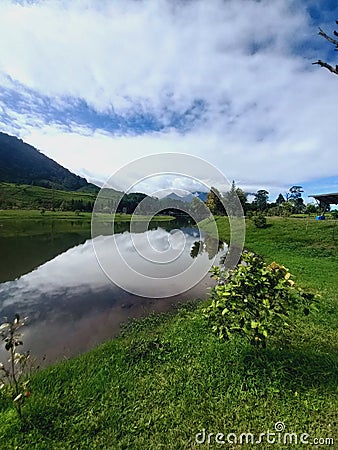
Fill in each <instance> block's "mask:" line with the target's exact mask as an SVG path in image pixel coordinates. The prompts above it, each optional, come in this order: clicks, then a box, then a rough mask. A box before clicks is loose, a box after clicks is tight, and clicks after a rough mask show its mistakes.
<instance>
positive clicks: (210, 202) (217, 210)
mask: <svg viewBox="0 0 338 450" xmlns="http://www.w3.org/2000/svg"><path fill="white" fill-rule="evenodd" d="M221 199H222V195H221V193H220V192H219V190H218V189H216V188H215V187H213V186H211V188H210V192H209V193H208V195H207V199H206V202H205V204H206V206H207V207H208V208H209V210H210V212H211V214H215V215H220V216H221V215H224V214H225V209H224V206H223V203H222V200H221Z"/></svg>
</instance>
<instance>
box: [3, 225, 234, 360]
mask: <svg viewBox="0 0 338 450" xmlns="http://www.w3.org/2000/svg"><path fill="white" fill-rule="evenodd" d="M39 226H40V229H39V230H38V233H37V234H34V228H33V229H31V230H28V232H26V233H25V235H22V232H21V235H20V232H19V231H18V235H17V236H14V237H0V252H1V256H2V258H1V259H2V265H1V267H0V282H1V283H0V318H1V319H3V318H4V317H8V318H12V316H13V315H14V314H15V313H19V314H20V315H21V316H28V318H29V319H28V322H27V326H26V327H25V334H24V342H25V349H30V350H31V352H32V354H33V355H34V356H35V357H37V358H38V360H39V362H40V361H41V358H42V357H43V356H44V355H45V357H46V359H45V363H44V364H49V363H52V362H55V361H57V360H61V359H63V358H69V357H73V356H75V355H77V354H79V353H82V352H85V351H86V350H88V349H90V348H92V347H94V346H96V345H98V344H99V343H102V342H104V341H107V340H108V339H110V338H112V337H113V336H115V335H116V334H117V333H118V332H119V329H120V324H121V323H122V322H126V321H127V320H128V319H130V318H133V317H141V316H145V315H147V314H149V313H150V312H152V311H167V310H168V309H169V308H170V307H171V306H172V305H173V304H175V303H178V302H182V301H185V300H187V299H191V298H205V297H206V296H207V293H208V287H209V286H211V284H212V283H211V280H210V276H209V274H206V273H207V269H208V267H209V266H210V261H211V260H213V258H214V257H215V258H216V259H215V263H218V261H219V258H220V256H222V255H223V254H224V253H225V251H226V247H225V246H223V244H222V243H220V242H218V241H215V240H214V239H212V238H210V237H208V236H200V235H199V232H198V230H197V229H196V228H193V227H191V226H190V225H189V224H188V225H187V224H182V223H181V224H179V223H177V222H168V223H160V224H153V225H151V228H152V229H148V230H144V231H141V232H139V233H130V232H129V231H128V228H129V225H128V224H119V226H118V229H115V235H114V239H115V241H116V242H118V243H119V252H120V253H121V255H122V257H123V258H125V259H126V260H127V261H128V260H129V261H130V263H132V264H133V266H134V267H136V268H137V271H138V272H141V273H142V272H144V273H145V274H149V271H150V272H151V276H152V277H154V279H156V278H157V282H155V281H154V282H153V283H152V282H151V280H150V281H149V278H146V277H145V279H144V286H141V287H142V289H143V292H149V297H148V298H147V296H142V297H141V296H138V295H135V294H132V293H130V292H127V291H126V290H124V289H122V288H120V287H119V286H118V285H116V284H115V283H113V282H112V281H111V280H110V279H109V278H108V277H107V276H106V274H105V273H104V272H103V270H102V268H101V267H100V264H99V263H98V260H97V257H96V255H95V252H94V248H93V240H92V239H91V237H90V229H89V227H88V224H87V226H83V225H80V224H76V223H75V224H73V225H69V227H68V228H67V230H61V231H60V230H58V229H57V227H56V228H55V227H52V229H51V228H50V227H51V225H50V224H49V225H48V226H47V225H45V227H46V228H45V229H41V224H40V225H39ZM42 231H46V232H42ZM112 238H113V237H112V236H97V237H95V249H97V248H99V249H101V250H100V253H101V255H103V257H105V255H106V256H107V257H108V255H109V258H112V261H113V265H114V261H115V256H114V255H112V254H111V246H110V241H109V240H111V239H112ZM135 243H136V249H135ZM140 247H142V251H143V254H142V255H140V254H139V251H138V250H139V248H140ZM178 250H179V251H178ZM105 252H106V253H105ZM154 252H155V253H154ZM168 252H173V255H176V253H177V252H178V253H177V254H178V256H177V257H175V258H171V262H170V263H168V264H165V263H163V262H164V260H163V261H161V258H160V257H161V255H168ZM175 252H176V253H175ZM145 255H146V258H145ZM154 255H155V259H156V258H157V259H156V261H155V259H154ZM147 257H149V258H150V259H152V260H153V261H155V262H156V264H149V261H147ZM158 258H160V259H158ZM116 260H117V259H116ZM192 262H193V263H194V273H195V274H196V273H200V274H201V275H202V279H201V281H200V282H199V283H198V284H197V285H195V286H194V287H192V288H191V289H188V290H186V287H187V286H189V285H190V284H191V282H193V281H194V280H193V279H191V273H189V270H186V269H187V268H189V266H191V264H192ZM113 268H114V266H113ZM115 269H116V273H118V276H119V280H120V281H121V280H122V281H123V283H124V284H123V285H127V286H128V290H129V291H134V288H136V290H137V288H139V287H140V285H139V283H140V279H139V278H138V279H137V283H138V286H133V283H136V281H135V280H136V277H135V278H134V277H131V276H130V273H126V274H125V279H124V280H123V271H121V270H120V272H121V273H119V272H118V270H119V264H117V265H116V267H115ZM163 271H165V273H166V274H167V275H168V276H175V275H177V274H182V273H184V274H186V275H184V276H183V277H182V276H181V277H176V278H174V281H170V283H176V285H175V286H174V288H175V289H176V290H178V291H182V293H181V294H179V295H175V296H174V297H172V296H167V295H170V293H171V292H172V291H173V286H172V285H170V283H169V282H167V283H162V284H161V282H160V281H159V280H160V278H161V277H162V276H163V273H164V272H163ZM203 274H206V275H205V276H203ZM141 283H142V281H141ZM177 283H180V284H179V285H177ZM119 284H120V283H119ZM120 285H121V284H120ZM166 291H168V294H166ZM143 295H144V294H143ZM156 295H158V297H159V298H156ZM0 356H1V357H2V356H3V355H0Z"/></svg>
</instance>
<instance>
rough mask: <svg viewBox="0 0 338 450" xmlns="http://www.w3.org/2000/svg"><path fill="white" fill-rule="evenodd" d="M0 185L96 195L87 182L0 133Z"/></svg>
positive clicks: (97, 189)
mask: <svg viewBox="0 0 338 450" xmlns="http://www.w3.org/2000/svg"><path fill="white" fill-rule="evenodd" d="M0 182H7V183H19V184H29V185H34V186H42V187H46V188H54V189H61V190H66V191H76V190H85V191H87V192H88V191H89V192H91V193H93V194H94V193H97V192H98V191H99V188H98V187H97V186H95V185H93V184H91V183H88V182H87V180H86V179H85V178H82V177H80V176H78V175H75V174H74V173H72V172H70V171H69V170H68V169H66V168H64V167H62V166H61V165H60V164H58V163H57V162H55V161H53V160H52V159H50V158H48V157H47V156H46V155H44V154H43V153H40V152H39V151H38V150H37V149H36V148H35V147H33V146H31V145H29V144H26V143H25V142H23V141H22V140H21V139H18V138H17V137H15V136H10V135H8V134H5V133H0Z"/></svg>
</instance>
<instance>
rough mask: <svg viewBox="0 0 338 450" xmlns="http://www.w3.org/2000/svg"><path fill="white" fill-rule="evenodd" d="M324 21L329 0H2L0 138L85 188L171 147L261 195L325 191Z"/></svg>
mask: <svg viewBox="0 0 338 450" xmlns="http://www.w3.org/2000/svg"><path fill="white" fill-rule="evenodd" d="M337 19H338V7H337V2H336V1H331V0H310V1H303V0H295V1H292V0H275V1H273V2H271V1H270V0H261V1H256V0H211V1H198V0H197V1H194V2H189V1H188V2H186V1H180V0H176V1H169V0H148V1H142V0H140V1H134V0H116V1H108V0H107V1H102V2H96V1H94V0H85V1H80V0H78V1H73V2H66V1H63V0H48V1H40V2H39V1H37V2H34V1H29V2H28V1H27V2H26V1H20V2H19V1H10V0H3V1H2V2H1V3H0V54H1V60H0V125H1V131H4V132H7V133H10V134H14V135H16V136H19V137H21V138H23V139H24V140H25V141H27V142H29V143H31V144H33V145H35V146H36V147H38V148H39V149H41V150H42V151H43V152H44V153H45V154H47V155H48V156H50V157H52V158H54V159H55V160H56V161H58V162H59V163H60V164H62V165H64V166H66V167H68V168H70V169H71V170H73V171H75V172H76V173H79V174H81V175H84V176H86V177H87V178H89V179H90V180H98V181H102V182H104V181H105V180H106V179H107V177H109V176H110V175H111V174H112V173H114V172H115V171H116V170H118V169H119V168H121V167H122V166H124V165H126V164H128V163H130V162H131V161H133V160H134V159H136V158H140V157H142V156H146V155H149V154H156V153H165V152H178V153H186V154H189V155H193V156H197V157H200V158H203V159H205V160H207V161H208V162H210V163H211V164H214V165H215V166H216V167H218V168H219V169H220V170H221V171H222V172H223V173H224V175H225V176H226V177H227V178H228V179H229V180H232V179H235V180H236V182H237V184H238V185H239V186H241V187H243V189H245V190H246V191H248V192H254V191H256V190H257V189H261V188H264V189H267V190H268V191H269V192H270V193H271V200H274V198H275V197H276V196H277V195H278V193H279V192H282V193H285V192H286V191H287V189H288V188H289V187H290V186H292V185H294V184H297V185H302V186H304V189H305V191H306V192H305V197H306V196H307V195H309V194H312V193H325V192H334V191H338V186H337V180H338V153H337V152H336V145H337V142H338V127H337V126H336V112H337V109H336V105H337V104H338V77H337V76H335V75H333V74H331V73H329V72H328V71H327V70H325V69H322V68H320V67H318V66H315V65H312V62H314V61H316V60H317V59H323V60H326V61H328V62H331V63H333V64H336V63H337V56H336V53H335V52H334V47H333V46H332V45H330V44H329V43H328V42H326V41H325V40H324V39H323V38H321V37H319V36H318V35H317V33H318V27H322V28H323V29H324V30H325V31H326V32H327V33H329V34H330V33H332V32H333V30H334V28H335V26H336V24H335V20H337ZM336 27H337V28H338V26H336ZM170 180H172V177H171V179H170ZM170 180H169V179H168V185H167V186H166V188H169V189H170V188H174V187H175V186H173V185H171V184H170V183H171V182H172V181H170ZM210 183H211V184H212V180H210ZM154 188H155V189H156V186H154ZM186 188H187V189H189V188H190V186H189V181H187V183H186Z"/></svg>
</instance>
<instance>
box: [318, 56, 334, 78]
mask: <svg viewBox="0 0 338 450" xmlns="http://www.w3.org/2000/svg"><path fill="white" fill-rule="evenodd" d="M312 64H318V65H319V66H321V67H325V68H326V69H327V70H329V71H330V72H332V73H335V74H336V75H338V66H336V67H333V66H331V65H330V64H328V63H326V62H324V61H321V60H320V59H319V60H318V61H317V62H314V63H312Z"/></svg>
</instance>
